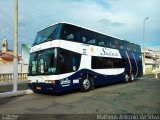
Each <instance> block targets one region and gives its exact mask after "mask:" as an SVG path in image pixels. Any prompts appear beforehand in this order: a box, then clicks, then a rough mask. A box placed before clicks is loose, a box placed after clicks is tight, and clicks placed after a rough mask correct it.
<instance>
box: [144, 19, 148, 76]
mask: <svg viewBox="0 0 160 120" xmlns="http://www.w3.org/2000/svg"><path fill="white" fill-rule="evenodd" d="M147 19H149V17H146V18H145V19H144V20H143V73H144V74H145V72H146V71H145V41H146V35H145V31H146V30H145V27H146V26H145V23H146V20H147Z"/></svg>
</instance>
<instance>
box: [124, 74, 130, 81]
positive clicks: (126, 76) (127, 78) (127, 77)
mask: <svg viewBox="0 0 160 120" xmlns="http://www.w3.org/2000/svg"><path fill="white" fill-rule="evenodd" d="M125 80H126V82H128V80H129V76H128V74H126V75H125Z"/></svg>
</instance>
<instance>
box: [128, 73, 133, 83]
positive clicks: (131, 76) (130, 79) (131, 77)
mask: <svg viewBox="0 0 160 120" xmlns="http://www.w3.org/2000/svg"><path fill="white" fill-rule="evenodd" d="M129 81H130V82H132V81H134V73H131V75H130V77H129Z"/></svg>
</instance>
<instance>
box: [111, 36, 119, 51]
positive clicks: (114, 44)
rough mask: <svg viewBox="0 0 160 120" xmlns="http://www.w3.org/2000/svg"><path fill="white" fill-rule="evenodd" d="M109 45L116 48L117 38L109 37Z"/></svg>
mask: <svg viewBox="0 0 160 120" xmlns="http://www.w3.org/2000/svg"><path fill="white" fill-rule="evenodd" d="M110 47H111V48H114V49H117V48H118V40H117V39H115V38H110Z"/></svg>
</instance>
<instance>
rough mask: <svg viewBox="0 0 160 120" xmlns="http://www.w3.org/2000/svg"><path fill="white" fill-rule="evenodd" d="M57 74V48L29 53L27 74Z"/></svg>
mask: <svg viewBox="0 0 160 120" xmlns="http://www.w3.org/2000/svg"><path fill="white" fill-rule="evenodd" d="M53 74H57V48H53V49H45V50H41V51H38V52H35V53H31V55H30V62H29V75H53Z"/></svg>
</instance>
